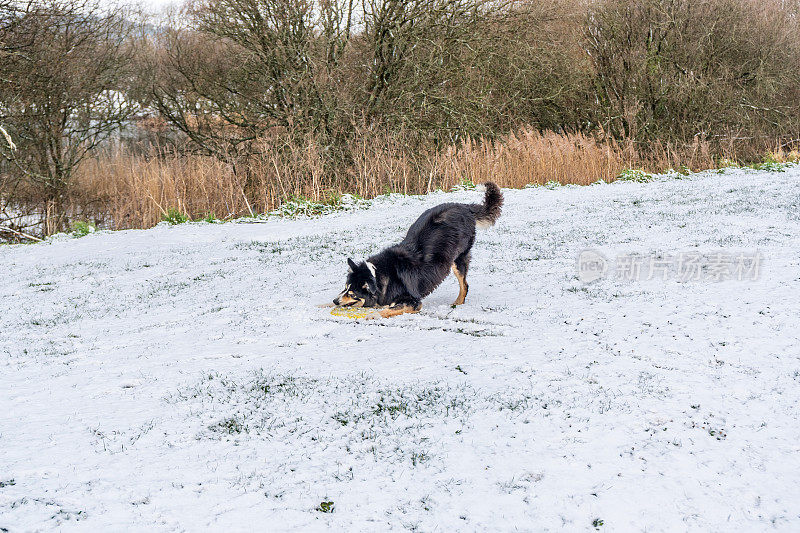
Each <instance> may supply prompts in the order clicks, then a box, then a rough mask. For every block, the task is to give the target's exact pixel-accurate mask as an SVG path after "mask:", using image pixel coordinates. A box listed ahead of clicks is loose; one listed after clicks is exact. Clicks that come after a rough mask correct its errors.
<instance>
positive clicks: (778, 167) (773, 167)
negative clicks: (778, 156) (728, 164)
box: [750, 161, 789, 172]
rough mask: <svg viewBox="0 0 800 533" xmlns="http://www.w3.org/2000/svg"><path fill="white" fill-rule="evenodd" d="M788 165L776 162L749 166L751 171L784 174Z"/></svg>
mask: <svg viewBox="0 0 800 533" xmlns="http://www.w3.org/2000/svg"><path fill="white" fill-rule="evenodd" d="M788 166H789V163H779V162H778V161H764V162H762V163H754V164H752V165H750V168H752V169H753V170H763V171H766V172H785V171H786V168H787V167H788Z"/></svg>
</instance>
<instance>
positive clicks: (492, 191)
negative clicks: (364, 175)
mask: <svg viewBox="0 0 800 533" xmlns="http://www.w3.org/2000/svg"><path fill="white" fill-rule="evenodd" d="M485 185H486V195H485V197H484V201H483V204H456V203H447V204H441V205H437V206H436V207H432V208H431V209H428V210H427V211H425V212H424V213H422V215H420V217H419V218H418V219H417V221H416V222H414V224H412V225H411V227H410V228H409V230H408V233H407V234H406V236H405V238H404V239H403V240H402V242H400V244H396V245H394V246H390V247H389V248H386V249H385V250H383V251H382V252H380V253H378V254H376V255H373V256H372V257H369V258H368V259H367V260H366V261H363V262H361V263H358V264H356V263H355V262H354V261H353V260H352V259H348V260H347V264H348V265H349V267H350V271H349V272H348V274H347V282H346V285H345V289H344V290H343V291H342V293H341V294H339V296H337V297H336V299H335V300H334V301H333V303H334V304H336V305H342V306H353V307H387V306H388V308H387V309H383V310H382V311H380V313H379V315H380V316H382V317H390V316H396V315H401V314H403V313H416V312H417V311H419V310H420V309H421V308H422V299H423V298H425V297H426V296H427V295H429V294H430V293H432V292H433V290H434V289H435V288H436V287H438V286H439V284H440V283H441V282H442V281H443V280H444V278H446V277H447V274H448V273H449V272H450V271H451V270H452V272H453V274H454V275H455V276H456V278H457V279H458V283H459V286H460V287H461V290H460V291H459V293H458V298H456V301H455V302H454V305H460V304H463V303H464V298H466V296H467V291H468V290H469V285H467V270H468V268H469V259H470V249H471V248H472V244H473V243H474V242H475V227H476V226H478V227H488V226H492V225H494V223H495V222H496V221H497V219H498V217H499V216H500V210H501V208H502V206H503V194H502V193H501V192H500V188H499V187H498V186H497V185H495V184H494V183H491V182H488V183H486V184H485Z"/></svg>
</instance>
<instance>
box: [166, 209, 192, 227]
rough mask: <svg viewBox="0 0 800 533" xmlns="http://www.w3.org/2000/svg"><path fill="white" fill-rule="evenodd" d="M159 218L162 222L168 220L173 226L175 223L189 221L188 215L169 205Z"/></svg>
mask: <svg viewBox="0 0 800 533" xmlns="http://www.w3.org/2000/svg"><path fill="white" fill-rule="evenodd" d="M161 220H163V221H164V222H169V223H170V224H172V225H173V226H174V225H176V224H183V223H184V222H189V217H187V216H186V215H184V214H183V213H181V211H180V210H179V209H177V208H175V207H170V208H169V209H167V212H166V213H164V214H162V215H161Z"/></svg>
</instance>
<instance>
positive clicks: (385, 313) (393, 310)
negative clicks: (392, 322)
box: [378, 305, 419, 318]
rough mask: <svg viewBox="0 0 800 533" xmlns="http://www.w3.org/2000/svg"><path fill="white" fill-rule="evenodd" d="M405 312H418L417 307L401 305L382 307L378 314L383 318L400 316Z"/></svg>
mask: <svg viewBox="0 0 800 533" xmlns="http://www.w3.org/2000/svg"><path fill="white" fill-rule="evenodd" d="M406 313H419V309H414V308H413V307H411V306H408V305H404V306H402V307H390V308H389V309H384V310H382V311H379V312H378V314H379V315H381V316H382V317H383V318H389V317H393V316H400V315H404V314H406Z"/></svg>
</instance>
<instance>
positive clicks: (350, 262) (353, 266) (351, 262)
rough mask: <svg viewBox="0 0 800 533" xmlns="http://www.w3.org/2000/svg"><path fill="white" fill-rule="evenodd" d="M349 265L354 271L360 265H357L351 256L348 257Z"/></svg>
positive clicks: (351, 270)
mask: <svg viewBox="0 0 800 533" xmlns="http://www.w3.org/2000/svg"><path fill="white" fill-rule="evenodd" d="M347 266H348V267H350V272H353V271H355V269H356V268H358V265H356V264H355V263H354V262H353V260H352V259H350V258H349V257H348V258H347Z"/></svg>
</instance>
